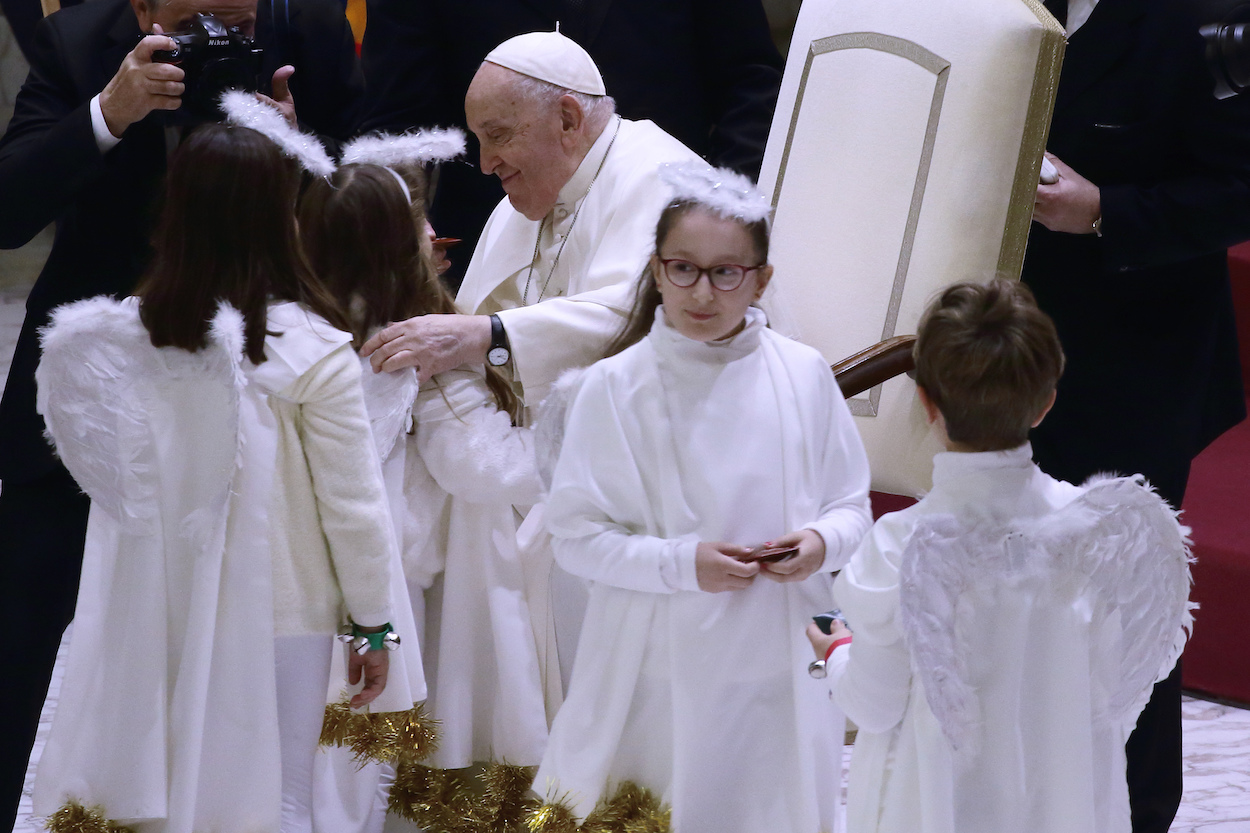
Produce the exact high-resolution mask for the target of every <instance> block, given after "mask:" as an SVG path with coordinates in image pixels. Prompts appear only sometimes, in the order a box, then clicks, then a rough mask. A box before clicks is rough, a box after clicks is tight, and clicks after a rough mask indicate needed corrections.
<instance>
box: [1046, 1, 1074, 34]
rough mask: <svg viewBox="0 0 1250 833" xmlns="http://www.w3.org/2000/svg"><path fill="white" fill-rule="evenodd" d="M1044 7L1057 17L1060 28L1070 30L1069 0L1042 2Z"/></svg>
mask: <svg viewBox="0 0 1250 833" xmlns="http://www.w3.org/2000/svg"><path fill="white" fill-rule="evenodd" d="M1042 5H1043V6H1045V7H1046V11H1048V12H1050V13H1051V14H1053V15H1054V16H1055V20H1058V21H1059V25H1060V26H1062V27H1064V28H1065V29H1066V28H1068V0H1042Z"/></svg>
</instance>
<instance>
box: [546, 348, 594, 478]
mask: <svg viewBox="0 0 1250 833" xmlns="http://www.w3.org/2000/svg"><path fill="white" fill-rule="evenodd" d="M585 372H586V369H585V368H573V369H571V370H566V371H564V372H563V373H562V374H560V378H559V379H557V380H556V383H555V384H554V385H552V386H551V391H550V392H549V393H548V394H547V398H546V399H544V400H543V401H542V403H541V404H540V405H539V406H538V415H537V417H536V419H535V420H534V455H535V457H536V458H537V460H538V478H539V480H540V481H542V485H543V489H550V488H551V477H552V475H553V474H555V470H556V461H557V460H559V459H560V449H561V448H562V447H563V446H564V422H565V419H566V417H567V416H568V412H569V405H571V404H572V402H573V399H574V398H575V397H576V396H577V391H578V390H579V389H580V388H581V383H582V375H583V374H584V373H585Z"/></svg>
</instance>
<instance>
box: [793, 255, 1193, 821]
mask: <svg viewBox="0 0 1250 833" xmlns="http://www.w3.org/2000/svg"><path fill="white" fill-rule="evenodd" d="M915 355H916V384H917V389H918V394H919V396H920V401H921V403H922V404H923V406H924V408H925V411H926V413H927V414H928V417H929V421H930V423H931V424H933V425H934V427H935V430H937V431H939V432H941V434H942V437H943V439H944V441H945V445H946V448H947V452H946V453H942V454H938V455H937V457H935V458H934V472H933V490H932V491H931V492H930V493H929V494H928V495H927V496H925V498H924V499H923V500H921V501H920V502H919V503H917V504H916V505H914V506H912V507H910V508H908V509H905V510H903V511H901V512H896V513H893V514H890V515H886V516H884V517H882V518H881V519H880V520H879V521H878V522H877V524H876V525H875V526H874V527H873V529H872V531H871V532H870V533H869V536H868V537H867V538H866V539H865V540H864V543H863V544H862V545H861V547H860V548H859V550H858V551H857V552H856V554H855V555H854V556H853V557H852V559H851V561H850V564H849V565H848V566H847V567H846V568H845V569H844V570H843V571H842V573H841V575H840V576H839V577H838V579H837V582H836V584H835V585H834V596H835V598H836V600H837V603H838V605H839V606H840V607H841V609H842V610H843V611H844V613H845V615H846V618H847V620H848V621H849V622H850V623H851V624H852V626H853V627H854V629H855V633H854V642H853V643H852V642H851V640H850V636H851V634H850V631H848V630H847V629H846V628H845V627H843V626H842V625H841V623H836V622H835V628H834V629H833V632H832V634H830V635H828V636H826V635H824V634H822V633H820V631H819V630H818V629H816V626H815V625H813V626H811V628H809V635H810V636H811V637H812V642H813V646H814V647H815V648H816V650H817V654H818V656H824V657H826V659H827V665H828V669H827V670H828V673H829V676H830V679H831V683H832V692H833V697H834V699H835V700H836V701H837V703H838V705H839V706H840V707H841V708H842V709H843V710H844V711H845V712H846V715H847V716H848V717H849V718H850V719H852V720H853V721H854V722H855V723H856V724H857V725H858V726H859V728H860V731H859V736H858V738H857V740H856V748H855V754H854V757H853V759H852V762H851V772H850V791H849V796H848V803H847V830H848V833H895V831H897V833H980V832H981V831H985V833H990V832H991V831H994V832H995V833H997V832H998V831H1003V830H1021V831H1030V833H1127V832H1128V831H1129V830H1130V829H1131V825H1130V820H1129V805H1128V793H1127V788H1126V784H1125V758H1124V743H1125V740H1126V739H1127V737H1128V734H1129V732H1130V731H1131V730H1132V728H1133V725H1134V724H1135V723H1136V720H1137V715H1138V714H1139V713H1140V711H1141V709H1142V707H1143V706H1144V705H1145V703H1146V700H1147V698H1148V697H1149V695H1150V690H1151V687H1152V686H1153V684H1154V682H1155V681H1156V680H1157V679H1161V678H1162V677H1164V676H1166V675H1167V673H1168V671H1169V670H1170V669H1171V668H1172V666H1173V665H1174V664H1175V662H1176V658H1177V656H1178V655H1179V653H1180V651H1181V649H1182V647H1183V646H1184V641H1185V635H1186V634H1185V629H1187V628H1188V627H1189V625H1190V623H1191V621H1192V620H1191V617H1190V615H1189V605H1188V593H1189V567H1188V556H1189V553H1188V547H1187V539H1186V537H1185V533H1186V530H1185V529H1184V528H1183V527H1181V526H1180V525H1179V523H1178V522H1177V520H1176V515H1175V513H1174V512H1173V511H1172V510H1171V508H1170V507H1168V505H1167V503H1166V502H1165V501H1163V500H1162V499H1161V498H1159V497H1158V496H1157V495H1156V494H1154V492H1153V491H1151V490H1150V488H1149V487H1148V486H1147V485H1145V484H1144V482H1143V481H1142V480H1141V479H1140V478H1112V477H1107V478H1095V479H1092V480H1091V481H1089V482H1088V483H1086V484H1085V485H1084V486H1079V487H1078V486H1073V485H1071V484H1069V483H1064V482H1061V481H1058V480H1055V479H1053V478H1051V477H1049V476H1047V475H1046V474H1044V473H1043V472H1042V471H1041V470H1040V469H1038V468H1037V466H1036V465H1034V464H1033V462H1032V459H1031V457H1032V454H1031V449H1030V447H1029V444H1028V432H1029V430H1030V428H1032V427H1035V426H1037V425H1038V424H1039V423H1040V422H1041V420H1042V419H1043V418H1044V417H1045V416H1046V413H1047V411H1049V410H1050V407H1051V406H1052V405H1053V404H1054V401H1055V385H1056V383H1057V382H1058V379H1059V375H1060V374H1061V373H1062V371H1063V361H1064V359H1063V351H1062V349H1061V347H1060V345H1059V339H1058V336H1057V334H1056V332H1055V328H1054V324H1053V323H1052V322H1051V321H1050V319H1049V318H1048V317H1047V316H1046V315H1045V314H1044V313H1042V312H1041V311H1040V310H1039V309H1038V308H1037V306H1036V304H1035V303H1034V302H1033V298H1032V294H1031V293H1030V292H1029V290H1028V288H1027V287H1025V286H1024V285H1023V284H1020V283H1017V282H1011V281H1004V280H994V281H991V282H990V283H988V284H986V285H979V284H971V283H967V284H958V285H955V286H952V287H950V288H948V289H946V290H945V291H943V292H942V294H941V295H940V297H938V298H937V300H935V301H934V302H933V303H932V304H931V305H930V307H929V309H928V310H927V311H926V313H925V315H924V317H923V319H922V321H921V324H920V327H919V332H918V339H917V342H916V347H915Z"/></svg>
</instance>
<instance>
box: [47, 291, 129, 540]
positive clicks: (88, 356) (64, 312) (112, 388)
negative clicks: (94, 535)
mask: <svg viewBox="0 0 1250 833" xmlns="http://www.w3.org/2000/svg"><path fill="white" fill-rule="evenodd" d="M40 337H41V344H42V348H43V355H42V357H41V359H40V361H39V366H38V368H37V369H36V370H35V382H36V384H37V386H38V393H37V395H36V402H35V404H36V410H38V412H39V414H40V416H42V417H43V420H44V425H45V433H46V435H47V437H48V440H49V442H51V443H52V444H53V446H54V447H55V449H56V452H57V454H58V456H60V458H61V460H62V462H63V463H64V464H65V467H66V468H67V469H69V472H70V474H72V475H73V476H74V480H76V481H77V482H78V485H79V487H80V488H81V489H82V490H83V491H84V492H85V493H86V494H87V496H88V497H90V498H91V500H92V502H93V503H94V504H95V505H96V506H98V507H99V508H100V509H102V510H104V511H105V512H107V513H108V514H109V515H110V516H112V517H113V518H114V519H115V520H117V521H118V522H119V523H122V522H127V521H128V522H130V523H135V522H140V523H142V522H150V521H151V520H152V518H153V517H154V515H153V514H150V513H151V511H152V505H153V504H152V501H150V500H145V499H144V497H145V496H150V495H151V493H152V492H153V490H154V485H153V484H152V483H150V478H148V477H147V475H148V474H149V470H150V466H151V464H150V460H149V459H147V457H148V454H147V452H148V451H149V450H150V445H151V437H150V435H149V433H148V420H147V415H146V413H145V412H144V409H143V406H142V403H141V401H140V396H139V394H138V391H137V390H136V387H137V386H139V385H142V384H143V381H144V380H143V373H142V372H141V365H142V359H141V358H140V355H141V353H142V352H143V349H144V347H145V346H149V343H148V335H147V331H146V330H144V329H143V325H142V324H140V323H139V316H138V306H137V304H127V303H125V302H118V301H116V300H114V299H112V298H109V297H103V296H102V297H98V298H89V299H86V300H83V301H77V302H75V303H72V304H67V305H65V306H62V307H58V308H57V309H55V310H53V312H52V320H51V322H50V323H49V324H48V326H46V327H45V328H44V329H43V330H42V332H41V334H40ZM149 349H150V347H149ZM128 498H129V499H128Z"/></svg>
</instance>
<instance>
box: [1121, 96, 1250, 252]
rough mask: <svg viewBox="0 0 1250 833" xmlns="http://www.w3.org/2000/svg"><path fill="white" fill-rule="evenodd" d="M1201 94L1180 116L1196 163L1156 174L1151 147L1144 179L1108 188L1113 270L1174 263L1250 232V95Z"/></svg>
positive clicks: (1182, 141)
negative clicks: (1220, 96) (1219, 97)
mask: <svg viewBox="0 0 1250 833" xmlns="http://www.w3.org/2000/svg"><path fill="white" fill-rule="evenodd" d="M1194 98H1195V102H1194V106H1192V107H1190V108H1188V109H1187V110H1185V111H1183V112H1181V113H1179V114H1177V115H1176V118H1175V121H1174V122H1173V123H1174V124H1176V125H1178V126H1179V129H1180V131H1181V133H1180V135H1179V136H1178V137H1177V139H1176V141H1177V142H1178V144H1179V145H1180V147H1181V148H1182V149H1183V151H1184V152H1185V153H1186V155H1187V156H1188V158H1189V160H1191V164H1190V165H1189V169H1188V170H1186V171H1183V172H1178V173H1177V174H1176V175H1173V176H1171V177H1169V178H1165V179H1156V178H1155V177H1153V176H1152V175H1151V170H1150V169H1151V166H1152V164H1154V161H1153V160H1152V159H1151V156H1150V155H1149V154H1144V155H1143V156H1142V157H1141V163H1142V166H1143V169H1142V172H1141V181H1140V182H1137V183H1131V184H1123V185H1105V186H1102V188H1101V198H1102V216H1103V235H1104V236H1103V244H1104V248H1103V257H1104V265H1105V266H1107V267H1108V268H1110V269H1112V270H1128V269H1145V268H1153V267H1159V266H1167V265H1170V264H1174V263H1178V262H1181V261H1185V260H1190V259H1192V258H1195V257H1200V256H1202V255H1207V254H1211V253H1213V252H1219V251H1222V250H1224V249H1227V248H1228V247H1229V246H1232V245H1235V244H1237V243H1240V242H1241V241H1243V240H1246V239H1250V97H1244V96H1243V97H1240V98H1237V99H1228V100H1225V101H1216V100H1215V98H1214V97H1213V96H1212V95H1211V94H1210V92H1208V91H1205V90H1203V91H1201V92H1195V95H1194ZM1159 150H1160V152H1161V153H1162V152H1166V150H1165V149H1163V148H1160V149H1159Z"/></svg>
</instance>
